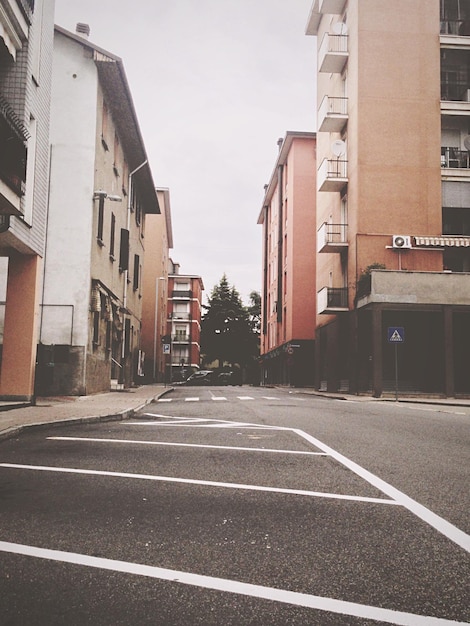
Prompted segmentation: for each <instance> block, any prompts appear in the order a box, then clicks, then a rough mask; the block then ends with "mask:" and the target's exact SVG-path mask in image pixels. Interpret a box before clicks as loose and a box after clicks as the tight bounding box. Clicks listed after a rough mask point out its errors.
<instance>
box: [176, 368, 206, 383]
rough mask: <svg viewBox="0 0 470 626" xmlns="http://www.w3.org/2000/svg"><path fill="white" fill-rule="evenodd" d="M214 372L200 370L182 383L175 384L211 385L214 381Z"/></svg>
mask: <svg viewBox="0 0 470 626" xmlns="http://www.w3.org/2000/svg"><path fill="white" fill-rule="evenodd" d="M213 375H214V372H213V371H212V370H198V371H197V372H194V373H193V374H191V376H188V378H187V379H186V380H183V381H181V382H180V383H175V384H176V385H211V384H212V379H213Z"/></svg>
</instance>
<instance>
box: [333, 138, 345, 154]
mask: <svg viewBox="0 0 470 626" xmlns="http://www.w3.org/2000/svg"><path fill="white" fill-rule="evenodd" d="M331 152H332V153H333V154H334V155H335V156H336V157H340V156H343V154H345V152H346V144H345V143H344V141H341V139H337V140H336V141H333V143H332V144H331Z"/></svg>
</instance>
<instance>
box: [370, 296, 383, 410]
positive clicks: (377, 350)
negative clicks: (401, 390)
mask: <svg viewBox="0 0 470 626" xmlns="http://www.w3.org/2000/svg"><path fill="white" fill-rule="evenodd" d="M371 332H372V388H373V391H374V397H375V398H380V397H381V395H382V391H383V364H382V309H381V308H379V307H378V306H375V305H374V307H373V309H372V328H371Z"/></svg>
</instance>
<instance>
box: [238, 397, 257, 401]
mask: <svg viewBox="0 0 470 626" xmlns="http://www.w3.org/2000/svg"><path fill="white" fill-rule="evenodd" d="M237 397H238V399H239V400H254V398H252V397H251V396H237Z"/></svg>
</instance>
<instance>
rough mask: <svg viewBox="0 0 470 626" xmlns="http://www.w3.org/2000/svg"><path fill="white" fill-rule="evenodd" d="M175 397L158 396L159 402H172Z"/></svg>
mask: <svg viewBox="0 0 470 626" xmlns="http://www.w3.org/2000/svg"><path fill="white" fill-rule="evenodd" d="M172 400H173V398H158V400H157V402H171V401H172Z"/></svg>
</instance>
